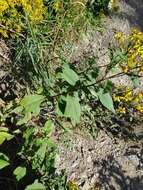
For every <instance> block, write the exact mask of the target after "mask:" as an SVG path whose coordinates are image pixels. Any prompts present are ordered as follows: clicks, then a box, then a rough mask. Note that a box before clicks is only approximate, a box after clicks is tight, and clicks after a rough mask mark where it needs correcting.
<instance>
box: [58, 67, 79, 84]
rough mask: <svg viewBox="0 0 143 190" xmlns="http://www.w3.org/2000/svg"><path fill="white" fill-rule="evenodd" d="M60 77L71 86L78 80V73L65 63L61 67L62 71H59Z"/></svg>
mask: <svg viewBox="0 0 143 190" xmlns="http://www.w3.org/2000/svg"><path fill="white" fill-rule="evenodd" d="M61 77H62V78H63V79H64V80H65V81H67V82H68V83H69V84H70V85H72V86H74V85H75V84H76V82H77V81H78V80H79V77H78V75H77V74H76V73H75V72H74V71H73V70H72V69H70V68H69V66H67V65H65V66H64V67H63V72H62V73H61Z"/></svg>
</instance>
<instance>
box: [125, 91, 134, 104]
mask: <svg viewBox="0 0 143 190" xmlns="http://www.w3.org/2000/svg"><path fill="white" fill-rule="evenodd" d="M124 99H125V101H126V102H129V101H132V100H133V95H132V91H128V92H127V93H126V94H125V97H124Z"/></svg>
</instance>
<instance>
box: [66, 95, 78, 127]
mask: <svg viewBox="0 0 143 190" xmlns="http://www.w3.org/2000/svg"><path fill="white" fill-rule="evenodd" d="M80 112H81V108H80V103H79V98H78V95H77V94H76V95H75V96H69V95H68V96H67V99H66V108H65V113H64V115H65V116H67V117H69V118H71V121H72V123H73V124H76V123H79V122H80Z"/></svg>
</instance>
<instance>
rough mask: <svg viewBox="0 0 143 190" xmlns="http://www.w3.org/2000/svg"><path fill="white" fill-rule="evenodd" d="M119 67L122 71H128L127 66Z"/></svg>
mask: <svg viewBox="0 0 143 190" xmlns="http://www.w3.org/2000/svg"><path fill="white" fill-rule="evenodd" d="M121 68H122V71H123V72H124V73H128V71H129V67H128V66H122V67H121Z"/></svg>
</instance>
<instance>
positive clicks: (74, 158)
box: [56, 0, 143, 190]
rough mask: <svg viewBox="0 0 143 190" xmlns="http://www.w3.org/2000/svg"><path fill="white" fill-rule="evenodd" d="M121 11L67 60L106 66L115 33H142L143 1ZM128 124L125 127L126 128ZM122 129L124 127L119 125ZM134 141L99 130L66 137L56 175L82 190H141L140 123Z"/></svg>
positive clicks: (122, 6) (91, 33)
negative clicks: (87, 60)
mask: <svg viewBox="0 0 143 190" xmlns="http://www.w3.org/2000/svg"><path fill="white" fill-rule="evenodd" d="M119 6H120V9H119V11H118V12H117V13H116V14H115V13H111V15H110V17H108V18H106V19H103V26H104V31H103V30H102V31H101V30H100V29H99V30H97V29H96V30H93V29H92V30H89V31H88V32H87V35H86V36H84V39H83V38H82V40H81V41H80V42H79V43H78V44H75V45H74V46H73V51H72V53H69V56H68V57H69V59H70V61H72V62H79V63H80V62H81V61H82V59H84V57H85V56H86V55H87V56H96V55H98V57H100V59H99V60H98V64H100V65H104V64H107V63H109V61H110V59H109V56H108V53H107V51H108V46H109V43H111V42H113V43H114V39H113V36H114V34H115V32H116V31H121V32H123V33H125V34H128V33H129V32H130V31H131V28H132V27H137V28H139V29H140V30H143V25H142V20H141V19H143V2H142V1H141V0H139V1H138V0H137V1H134V0H129V1H120V3H119ZM113 82H115V83H119V84H124V85H129V80H128V78H127V77H121V78H116V79H114V81H113ZM129 125H130V124H128V126H129ZM120 127H125V126H120ZM133 130H134V131H133V134H134V135H135V136H136V137H137V138H136V139H135V140H132V138H129V139H128V140H127V139H126V138H116V140H115V139H113V137H112V135H109V134H107V133H105V131H103V130H101V131H100V132H99V134H98V137H97V138H96V139H95V140H93V139H87V138H85V137H83V136H81V135H79V134H76V135H75V134H70V135H69V136H66V140H65V141H66V142H69V144H70V145H71V146H70V148H67V146H65V144H64V143H61V144H60V146H59V157H58V159H57V162H56V167H57V168H58V169H57V172H59V171H60V170H61V169H65V170H66V172H67V173H68V176H69V177H68V178H69V180H74V181H76V182H77V183H78V184H79V185H80V187H81V190H88V189H89V188H90V187H96V188H98V187H99V189H101V190H142V189H143V124H142V123H141V124H140V125H137V126H136V127H135V128H134V129H133Z"/></svg>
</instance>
